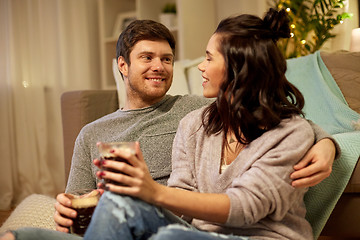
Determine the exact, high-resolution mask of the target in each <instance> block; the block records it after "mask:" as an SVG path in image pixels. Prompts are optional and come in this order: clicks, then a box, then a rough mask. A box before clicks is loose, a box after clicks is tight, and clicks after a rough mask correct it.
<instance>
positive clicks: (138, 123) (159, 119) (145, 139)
mask: <svg viewBox="0 0 360 240" xmlns="http://www.w3.org/2000/svg"><path fill="white" fill-rule="evenodd" d="M211 101H213V100H211V99H206V98H203V97H199V96H193V95H186V96H169V95H167V96H166V97H165V98H164V99H163V100H162V101H160V102H158V103H156V104H154V105H152V106H150V107H147V108H142V109H136V110H128V111H122V110H118V111H116V112H114V113H111V114H108V115H106V116H104V117H102V118H100V119H98V120H96V121H94V122H92V123H89V124H88V125H86V126H85V127H84V128H83V129H82V130H81V131H80V133H79V135H78V137H77V139H76V142H75V146H74V154H73V157H72V163H71V169H70V175H69V180H68V184H67V187H66V191H67V192H68V191H70V190H73V189H79V188H80V189H81V188H96V183H97V182H98V179H97V178H96V177H95V173H96V171H98V168H97V167H96V166H94V165H93V163H92V160H93V159H95V158H98V157H99V152H98V149H97V147H96V143H97V142H99V141H101V142H120V141H139V142H140V147H141V150H142V152H143V154H144V158H145V160H146V163H147V165H148V167H149V170H150V173H151V175H152V177H153V178H154V179H155V180H156V181H158V182H160V183H162V184H165V185H166V182H167V179H168V178H169V176H170V172H171V149H172V143H173V140H174V137H175V133H176V130H177V127H178V125H179V121H180V120H181V119H182V118H183V117H184V116H185V115H186V114H187V113H189V112H191V111H193V110H195V109H198V108H200V107H202V106H204V105H206V104H208V103H210V102H211Z"/></svg>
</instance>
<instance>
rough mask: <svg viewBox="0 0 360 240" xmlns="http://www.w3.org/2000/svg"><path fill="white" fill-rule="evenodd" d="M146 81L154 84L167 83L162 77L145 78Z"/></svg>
mask: <svg viewBox="0 0 360 240" xmlns="http://www.w3.org/2000/svg"><path fill="white" fill-rule="evenodd" d="M145 79H146V80H149V81H152V82H163V81H165V79H166V78H165V77H160V76H156V77H147V78H145Z"/></svg>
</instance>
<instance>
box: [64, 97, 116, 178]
mask: <svg viewBox="0 0 360 240" xmlns="http://www.w3.org/2000/svg"><path fill="white" fill-rule="evenodd" d="M118 106H119V105H118V97H117V91H116V90H79V91H70V92H65V93H63V94H62V95H61V117H62V127H63V141H64V158H65V176H66V177H65V180H66V182H67V179H68V176H69V171H70V166H71V158H72V154H73V148H74V143H75V140H76V137H77V135H78V134H79V132H80V130H81V128H82V127H83V126H85V125H86V124H88V123H90V122H92V121H94V120H96V119H98V118H100V117H102V116H104V115H106V114H109V113H112V112H114V111H116V110H117V109H118V108H119V107H118Z"/></svg>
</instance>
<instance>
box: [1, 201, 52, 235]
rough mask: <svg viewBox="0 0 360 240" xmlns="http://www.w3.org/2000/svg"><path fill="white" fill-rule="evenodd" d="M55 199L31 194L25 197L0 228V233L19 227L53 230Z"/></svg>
mask: <svg viewBox="0 0 360 240" xmlns="http://www.w3.org/2000/svg"><path fill="white" fill-rule="evenodd" d="M55 202H56V200H55V198H51V197H48V196H45V195H40V194H32V195H30V196H28V197H27V198H25V199H24V200H23V201H22V202H21V203H20V204H19V205H18V206H17V207H16V208H15V209H14V211H13V212H12V213H11V215H10V216H9V218H8V219H7V220H6V221H5V222H4V224H3V225H2V226H1V228H0V233H3V232H5V231H7V230H15V229H17V228H21V227H37V228H46V229H53V230H55V222H54V219H53V216H54V212H55V208H54V204H55Z"/></svg>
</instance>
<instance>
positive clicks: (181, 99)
mask: <svg viewBox="0 0 360 240" xmlns="http://www.w3.org/2000/svg"><path fill="white" fill-rule="evenodd" d="M168 96H169V98H170V99H171V100H172V101H174V105H178V106H181V108H187V109H188V110H189V111H192V110H195V109H198V108H201V107H203V106H205V105H208V104H210V103H212V102H213V101H214V99H209V98H205V97H203V96H198V95H177V96H170V95H168Z"/></svg>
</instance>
